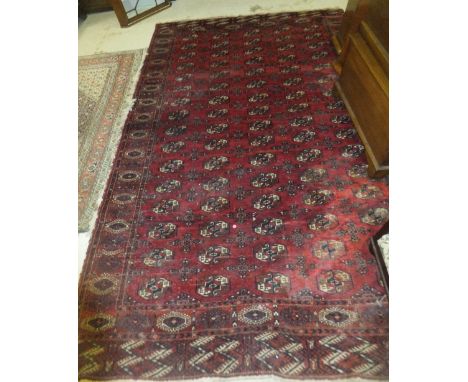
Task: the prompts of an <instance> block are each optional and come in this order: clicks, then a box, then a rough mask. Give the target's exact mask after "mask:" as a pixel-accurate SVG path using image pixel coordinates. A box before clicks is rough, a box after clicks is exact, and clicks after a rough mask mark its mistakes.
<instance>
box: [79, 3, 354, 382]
mask: <svg viewBox="0 0 468 382" xmlns="http://www.w3.org/2000/svg"><path fill="white" fill-rule="evenodd" d="M347 3H348V0H197V1H194V0H177V1H175V2H173V3H172V7H171V8H169V9H167V10H165V11H163V12H161V13H159V14H156V15H153V16H151V17H149V18H147V19H145V20H143V21H141V22H139V23H137V24H135V25H134V26H131V27H130V28H120V26H119V23H118V21H117V18H116V17H115V14H114V13H113V12H104V13H97V14H92V15H88V18H87V19H86V20H85V21H84V22H83V23H82V24H81V25H80V27H79V32H78V36H79V42H78V50H79V55H80V56H82V55H90V54H97V53H106V52H117V51H123V50H132V49H141V48H147V47H148V45H149V43H150V40H151V37H152V34H153V31H154V26H155V24H157V23H164V22H170V21H181V20H191V19H204V18H212V17H223V16H239V15H250V14H262V13H276V12H288V11H303V10H314V9H325V8H340V9H345V8H346V5H347ZM89 238H90V232H88V233H82V234H79V248H78V252H79V264H78V271H79V272H80V271H81V267H82V264H83V260H84V257H85V254H86V250H87V246H88V241H89ZM232 380H234V379H232ZM235 380H236V381H258V382H260V381H262V382H263V381H265V382H267V381H285V380H284V379H281V378H278V377H272V376H264V377H245V378H235ZM198 381H200V382H202V381H203V382H204V381H210V382H214V381H221V379H219V378H210V379H200V380H198ZM222 381H223V382H225V381H226V379H222ZM334 381H335V382H337V380H334ZM346 381H347V382H356V381H361V379H347V380H346Z"/></svg>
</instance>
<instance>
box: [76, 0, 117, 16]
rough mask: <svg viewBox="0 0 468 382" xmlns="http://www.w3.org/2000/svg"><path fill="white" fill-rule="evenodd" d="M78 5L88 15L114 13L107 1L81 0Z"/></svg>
mask: <svg viewBox="0 0 468 382" xmlns="http://www.w3.org/2000/svg"><path fill="white" fill-rule="evenodd" d="M78 4H79V5H80V6H81V8H82V9H83V10H84V11H85V12H86V13H96V12H104V11H112V6H111V5H110V3H109V1H107V0H79V1H78Z"/></svg>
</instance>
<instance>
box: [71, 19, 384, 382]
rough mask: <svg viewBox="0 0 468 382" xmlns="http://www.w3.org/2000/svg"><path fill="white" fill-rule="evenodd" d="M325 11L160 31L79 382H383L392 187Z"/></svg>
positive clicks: (120, 176) (106, 235) (102, 241)
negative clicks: (384, 238) (340, 90)
mask: <svg viewBox="0 0 468 382" xmlns="http://www.w3.org/2000/svg"><path fill="white" fill-rule="evenodd" d="M340 15H341V13H340V12H336V11H316V12H306V13H287V14H277V15H265V16H252V17H242V18H231V19H215V20H201V21H194V22H183V23H170V24H162V25H158V26H157V28H156V32H155V34H154V36H153V39H152V42H151V45H150V47H149V51H148V57H147V58H146V61H145V64H144V67H143V70H142V73H141V78H140V81H139V84H138V86H137V89H136V93H135V98H136V99H137V101H136V103H135V107H134V109H133V111H132V112H131V113H130V115H129V117H128V119H127V122H126V125H125V129H124V132H123V136H122V139H121V143H120V146H119V149H118V153H117V157H116V160H115V163H114V166H113V169H112V173H111V176H110V180H109V183H108V186H107V190H106V192H105V195H104V200H103V202H102V206H101V209H100V212H99V217H98V221H97V225H96V228H95V230H94V234H93V238H92V240H91V243H90V246H89V252H88V256H87V260H86V262H85V267H84V270H83V273H82V276H81V282H80V291H79V293H80V295H79V296H80V297H79V298H80V300H79V301H80V311H79V322H80V329H79V330H80V331H79V336H80V345H79V354H80V364H79V368H80V377H81V378H89V379H119V378H135V379H136V378H141V379H181V378H196V377H202V376H239V375H253V374H276V375H280V376H284V377H288V378H336V377H350V376H355V377H367V378H386V377H387V375H388V312H387V296H386V295H385V292H384V289H383V287H382V286H381V284H380V281H379V274H378V271H377V267H376V264H375V261H374V258H373V257H372V256H371V254H370V253H369V250H368V248H367V245H368V239H369V238H370V236H371V235H372V234H374V233H375V232H376V231H377V230H378V229H379V228H380V226H381V225H382V224H383V223H384V222H385V221H386V219H387V215H388V202H387V197H388V187H387V184H386V182H385V181H383V180H380V181H379V180H371V179H369V178H368V177H367V175H366V161H365V152H364V147H363V146H362V144H361V142H360V141H359V138H358V137H357V135H356V131H355V130H354V128H353V125H352V122H351V120H350V118H349V116H348V114H347V112H346V110H345V108H344V106H343V103H342V102H341V101H340V100H339V99H338V98H336V96H334V95H333V94H332V88H333V83H334V80H335V78H336V76H335V73H334V71H333V68H332V66H331V63H332V62H333V60H334V59H335V58H336V55H335V53H334V50H333V47H332V45H331V43H330V33H329V30H328V24H327V21H332V22H333V21H336V19H337V17H339V16H340Z"/></svg>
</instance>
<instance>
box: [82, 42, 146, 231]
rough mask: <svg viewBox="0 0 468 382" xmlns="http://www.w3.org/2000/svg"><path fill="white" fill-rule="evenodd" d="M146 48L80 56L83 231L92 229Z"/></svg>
mask: <svg viewBox="0 0 468 382" xmlns="http://www.w3.org/2000/svg"><path fill="white" fill-rule="evenodd" d="M143 54H144V50H135V51H129V52H119V53H111V54H99V55H93V56H84V57H80V59H79V61H78V144H79V149H78V155H79V162H78V163H79V165H78V176H79V180H78V218H79V221H78V230H79V231H80V232H84V231H87V230H89V228H90V225H92V220H93V218H95V215H96V212H97V206H98V201H99V199H100V198H101V195H102V192H103V190H104V186H105V182H106V180H107V177H108V176H109V172H110V168H111V165H112V159H113V157H114V154H115V150H116V148H117V144H118V142H119V139H120V136H121V133H122V128H123V124H124V122H125V117H126V116H127V114H128V111H129V109H130V107H131V104H132V95H133V91H134V89H135V85H136V81H137V79H138V73H139V68H140V66H141V64H142V59H143Z"/></svg>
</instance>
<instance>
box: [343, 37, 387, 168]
mask: <svg viewBox="0 0 468 382" xmlns="http://www.w3.org/2000/svg"><path fill="white" fill-rule="evenodd" d="M345 54H346V57H345V58H344V60H343V68H342V72H341V76H340V79H339V80H338V82H337V89H338V91H339V93H340V95H341V97H342V98H343V100H344V102H345V104H346V107H347V109H348V111H349V112H350V115H351V117H352V119H353V122H354V124H355V126H356V130H357V131H358V133H359V136H360V137H361V140H362V142H363V144H364V146H365V147H366V153H367V155H368V159H369V171H370V174H371V175H374V176H375V175H377V176H378V175H385V173H386V172H387V171H388V78H387V76H386V74H385V72H384V71H383V70H382V68H381V66H380V64H379V62H378V61H377V60H376V58H375V57H374V55H373V54H372V51H371V50H370V49H369V47H368V46H367V44H366V42H365V41H364V39H363V38H362V37H361V36H360V35H359V34H357V33H356V34H353V35H351V36H350V39H349V44H348V46H347V50H346V52H345Z"/></svg>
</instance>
